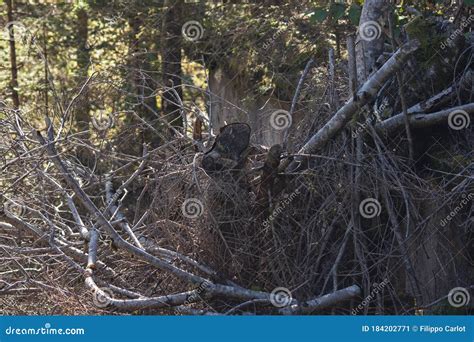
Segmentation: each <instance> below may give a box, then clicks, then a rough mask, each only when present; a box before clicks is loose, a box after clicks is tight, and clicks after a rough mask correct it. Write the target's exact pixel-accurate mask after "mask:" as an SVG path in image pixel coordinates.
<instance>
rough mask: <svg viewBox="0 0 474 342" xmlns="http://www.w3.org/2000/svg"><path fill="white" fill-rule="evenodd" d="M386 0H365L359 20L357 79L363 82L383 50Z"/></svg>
mask: <svg viewBox="0 0 474 342" xmlns="http://www.w3.org/2000/svg"><path fill="white" fill-rule="evenodd" d="M388 8H389V1H388V0H366V1H365V2H364V7H363V9H362V14H361V17H360V21H359V29H358V41H357V44H356V63H357V79H358V81H359V84H363V83H364V82H365V80H366V79H367V77H368V76H369V75H370V74H371V72H372V69H373V67H374V65H375V61H376V60H377V58H378V57H379V56H380V54H381V53H382V51H383V44H384V35H383V26H384V23H385V21H386V12H387V10H388Z"/></svg>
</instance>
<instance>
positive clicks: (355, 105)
mask: <svg viewBox="0 0 474 342" xmlns="http://www.w3.org/2000/svg"><path fill="white" fill-rule="evenodd" d="M418 47H419V42H418V41H416V40H413V41H410V42H408V43H407V44H405V45H404V46H402V47H401V48H400V49H398V50H397V52H395V53H394V54H393V55H392V57H391V58H390V59H389V60H388V61H387V62H386V63H385V64H384V65H383V66H382V67H381V68H380V69H379V70H377V72H376V73H374V74H373V75H372V76H371V77H370V78H369V79H368V80H367V82H365V83H364V84H363V85H362V86H361V87H360V89H359V91H358V92H357V93H356V95H355V96H354V97H352V98H351V99H349V101H347V102H346V104H345V105H344V106H342V107H341V108H340V109H339V110H338V111H337V112H336V114H334V116H333V117H332V118H331V119H330V120H329V121H328V122H327V123H326V124H325V125H324V126H323V127H321V128H320V129H319V131H318V132H316V134H314V135H313V136H312V137H311V139H310V140H309V141H308V142H307V143H306V144H305V145H304V146H303V147H302V148H301V149H300V150H299V151H298V154H311V153H315V152H316V151H317V150H318V149H319V148H321V147H322V146H323V145H324V144H326V143H327V142H328V141H329V140H330V139H331V138H333V137H334V136H335V135H336V134H338V133H339V132H340V131H341V130H342V129H343V128H344V127H345V126H346V124H347V123H348V122H349V121H350V120H351V119H352V117H353V116H354V115H355V114H356V113H357V112H358V110H359V109H360V108H362V107H363V106H365V105H366V104H367V103H369V101H371V100H372V99H373V98H374V97H375V96H376V94H377V93H378V91H379V90H380V88H381V87H382V86H383V84H385V82H386V81H387V80H388V79H389V78H390V77H392V75H393V74H394V73H395V72H396V71H397V70H398V69H399V68H400V67H401V66H402V65H403V63H404V62H405V60H406V58H407V57H408V56H409V55H410V54H411V53H413V52H414V51H415V50H417V49H418ZM297 164H298V161H293V162H292V163H291V164H290V166H289V165H288V162H286V163H282V166H281V167H280V170H284V169H285V168H286V167H288V169H289V170H290V171H292V170H293V169H294V168H296V167H297Z"/></svg>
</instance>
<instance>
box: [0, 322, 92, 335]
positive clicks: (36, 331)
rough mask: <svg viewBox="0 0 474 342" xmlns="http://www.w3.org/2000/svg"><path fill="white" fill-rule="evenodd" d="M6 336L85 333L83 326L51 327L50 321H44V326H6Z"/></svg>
mask: <svg viewBox="0 0 474 342" xmlns="http://www.w3.org/2000/svg"><path fill="white" fill-rule="evenodd" d="M5 334H6V335H7V336H10V335H12V336H20V335H43V336H44V335H85V334H86V331H85V329H83V328H65V329H62V328H52V327H51V324H50V323H46V324H45V325H44V327H40V328H15V327H11V326H10V327H8V328H6V329H5Z"/></svg>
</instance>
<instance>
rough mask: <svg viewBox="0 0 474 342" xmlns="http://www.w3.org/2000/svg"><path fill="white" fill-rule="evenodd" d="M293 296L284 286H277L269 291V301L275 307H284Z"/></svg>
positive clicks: (289, 302)
mask: <svg viewBox="0 0 474 342" xmlns="http://www.w3.org/2000/svg"><path fill="white" fill-rule="evenodd" d="M292 300H293V297H292V295H291V291H290V290H288V289H287V288H286V287H277V288H275V289H273V291H272V292H271V293H270V303H272V305H273V306H275V307H277V308H284V307H286V306H288V305H290V304H291V301H292Z"/></svg>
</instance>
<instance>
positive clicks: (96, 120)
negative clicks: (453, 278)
mask: <svg viewBox="0 0 474 342" xmlns="http://www.w3.org/2000/svg"><path fill="white" fill-rule="evenodd" d="M91 120H92V126H94V128H95V129H97V130H98V131H105V130H106V129H109V128H111V127H112V126H113V125H114V117H113V115H112V114H110V115H102V113H100V114H99V116H95V115H92V119H91Z"/></svg>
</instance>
